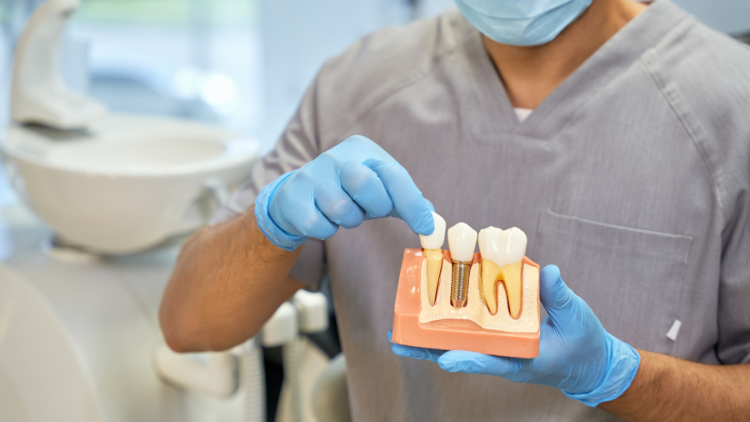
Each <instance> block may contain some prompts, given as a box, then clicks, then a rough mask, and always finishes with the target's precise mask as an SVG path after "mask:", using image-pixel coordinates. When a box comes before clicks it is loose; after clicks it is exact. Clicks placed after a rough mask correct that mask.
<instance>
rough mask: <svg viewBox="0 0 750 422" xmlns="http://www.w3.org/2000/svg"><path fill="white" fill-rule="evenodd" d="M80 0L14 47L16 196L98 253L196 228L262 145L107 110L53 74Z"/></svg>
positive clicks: (32, 26) (56, 2)
mask: <svg viewBox="0 0 750 422" xmlns="http://www.w3.org/2000/svg"><path fill="white" fill-rule="evenodd" d="M77 6H78V0H50V1H48V2H46V3H44V4H42V5H40V6H39V7H38V8H37V10H36V11H35V12H34V14H33V15H32V16H31V18H30V19H29V24H28V25H27V27H26V28H25V29H24V31H23V33H22V34H21V36H20V38H19V41H18V46H17V48H16V51H15V69H14V70H15V73H14V78H13V89H12V92H13V97H12V98H11V104H12V110H13V112H12V115H13V116H12V117H13V119H14V123H13V124H12V125H11V126H10V127H9V128H8V130H7V133H6V134H5V136H4V138H3V139H2V142H0V157H2V158H3V159H4V160H3V161H4V167H5V170H6V172H7V174H8V178H9V179H10V181H11V183H12V184H13V186H14V188H15V190H16V191H17V192H19V196H20V197H21V199H22V200H23V202H25V203H26V205H28V206H29V207H30V208H31V209H32V210H33V211H34V212H35V213H36V214H37V215H38V216H40V217H41V218H42V219H43V220H44V221H45V222H46V223H48V224H49V225H50V226H52V228H53V229H54V230H55V233H56V235H57V237H58V241H59V242H60V243H64V244H66V245H72V246H75V247H77V248H81V249H85V250H87V251H91V252H95V253H106V254H123V253H133V252H137V251H142V250H144V249H148V248H150V247H154V246H156V245H158V244H160V243H162V242H164V241H166V240H168V239H169V238H172V237H174V236H180V235H184V234H187V233H190V232H191V231H193V230H195V229H196V228H198V227H200V226H201V225H202V224H204V223H205V222H206V221H207V219H208V218H210V216H211V215H212V213H213V212H214V211H216V209H217V204H218V203H219V202H221V201H222V200H223V199H225V198H226V196H227V194H226V192H227V190H228V189H229V188H230V187H232V186H233V185H236V184H238V183H240V182H241V181H243V180H245V179H246V178H247V177H248V176H249V175H250V170H251V167H252V163H253V162H254V160H255V159H256V157H257V155H258V148H259V147H258V143H257V142H256V141H254V140H252V139H246V138H243V137H241V136H237V135H236V134H233V133H230V132H228V131H226V130H224V129H221V128H218V127H214V126H210V125H206V124H201V123H196V122H189V121H184V120H179V119H171V118H165V117H155V116H143V115H124V114H115V113H107V112H106V109H104V108H103V107H100V106H98V105H97V104H98V103H96V101H94V100H90V99H88V98H85V97H83V96H82V95H80V94H72V93H70V92H69V91H68V89H67V88H66V87H65V86H64V84H63V83H62V78H61V77H60V76H59V75H60V72H59V65H58V61H59V60H58V56H59V37H60V34H61V32H62V26H63V23H64V22H65V20H66V19H67V18H68V17H69V16H70V14H71V13H72V12H73V11H74V10H75V9H76V7H77Z"/></svg>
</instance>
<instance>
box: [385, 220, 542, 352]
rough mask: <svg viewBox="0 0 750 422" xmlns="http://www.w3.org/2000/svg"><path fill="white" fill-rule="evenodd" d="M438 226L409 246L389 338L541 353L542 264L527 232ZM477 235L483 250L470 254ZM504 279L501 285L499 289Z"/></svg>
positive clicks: (430, 344) (478, 349) (421, 343)
mask: <svg viewBox="0 0 750 422" xmlns="http://www.w3.org/2000/svg"><path fill="white" fill-rule="evenodd" d="M433 218H434V220H435V231H434V232H433V233H432V234H430V235H427V236H420V241H421V243H422V247H423V249H406V250H405V251H404V259H403V262H402V265H401V275H400V277H399V283H398V291H397V294H396V306H395V308H394V317H393V333H392V340H393V342H394V343H399V344H405V345H409V346H416V347H426V348H433V349H442V350H468V351H473V352H479V353H485V354H491V355H496V356H509V357H518V358H534V357H536V356H538V354H539V332H540V331H539V328H540V305H539V265H537V264H535V263H534V262H532V261H531V260H529V259H528V258H527V257H525V256H524V255H525V253H526V244H527V238H526V234H525V233H524V232H523V231H521V230H520V229H518V228H516V227H513V228H510V229H508V230H501V229H499V228H496V227H487V228H485V229H482V230H481V231H480V232H479V234H478V235H477V232H476V231H475V230H474V229H472V228H471V227H469V226H468V225H467V224H465V223H458V224H456V225H455V226H453V227H451V228H450V229H448V231H447V235H448V247H449V251H446V250H441V249H440V248H441V246H442V244H443V242H444V240H445V220H443V219H442V218H441V217H440V216H439V215H437V214H434V213H433ZM477 239H478V240H479V249H480V253H474V248H475V247H476V244H477ZM501 282H502V284H503V286H504V288H500V287H499V284H500V283H501Z"/></svg>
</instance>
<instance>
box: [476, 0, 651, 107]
mask: <svg viewBox="0 0 750 422" xmlns="http://www.w3.org/2000/svg"><path fill="white" fill-rule="evenodd" d="M646 8H647V6H646V5H645V4H643V3H637V2H634V1H631V0H594V2H593V3H592V4H591V6H590V7H589V8H588V9H587V10H586V11H585V12H584V13H583V14H582V15H581V16H580V17H579V18H578V19H577V20H576V21H575V22H573V23H572V24H570V25H569V26H568V27H567V28H565V30H564V31H563V32H561V33H560V35H558V36H557V38H555V39H554V40H552V41H551V42H549V43H548V44H544V45H540V46H535V47H516V46H512V45H506V44H500V43H497V42H495V41H492V40H491V39H489V38H487V37H484V36H483V37H482V38H483V39H484V47H485V49H486V50H487V52H488V53H489V55H490V57H491V58H492V61H493V62H494V63H495V66H496V67H497V70H498V72H499V73H500V77H501V79H502V81H503V83H504V84H505V90H506V92H507V93H508V97H509V98H510V101H511V103H512V104H513V106H514V107H517V108H529V109H534V108H536V107H537V106H538V105H539V104H540V103H541V102H542V101H543V100H544V99H545V98H547V96H548V95H549V94H551V93H552V91H554V90H555V88H557V87H558V86H559V85H560V84H561V83H562V82H563V81H564V80H565V79H566V78H567V77H568V76H570V75H571V74H572V73H573V72H574V71H575V70H576V69H577V68H578V67H579V66H580V65H581V64H583V62H584V61H586V59H588V58H589V57H590V56H591V55H592V54H594V52H595V51H596V50H597V49H599V47H601V46H602V45H603V44H604V43H605V42H607V40H608V39H610V38H611V37H612V36H613V35H615V33H617V31H619V30H620V29H621V28H622V27H623V26H625V24H627V23H628V22H630V20H631V19H633V18H634V17H636V16H637V15H638V14H639V13H641V12H642V11H644V10H645V9H646Z"/></svg>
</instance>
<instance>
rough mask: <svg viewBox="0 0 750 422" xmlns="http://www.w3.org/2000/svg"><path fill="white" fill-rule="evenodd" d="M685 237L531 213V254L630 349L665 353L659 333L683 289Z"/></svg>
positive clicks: (688, 241) (675, 308) (663, 337)
mask: <svg viewBox="0 0 750 422" xmlns="http://www.w3.org/2000/svg"><path fill="white" fill-rule="evenodd" d="M691 243H692V238H691V237H690V236H683V235H675V234H669V233H659V232H654V231H647V230H639V229H634V228H629V227H622V226H615V225H611V224H606V223H600V222H596V221H591V220H587V219H582V218H578V217H575V216H570V215H562V214H558V213H555V212H553V211H544V212H542V213H541V214H540V216H539V223H538V226H537V233H536V241H535V251H534V255H531V256H533V257H534V258H535V259H537V260H538V261H537V262H539V263H540V265H548V264H555V265H557V266H559V267H560V271H561V273H562V278H563V280H565V283H566V284H567V285H568V286H569V287H570V288H571V289H572V290H573V291H574V292H575V293H576V294H577V295H578V296H580V297H582V298H583V299H584V300H585V301H586V302H587V303H588V304H589V306H591V309H593V311H594V313H595V314H596V315H597V316H598V317H599V319H600V320H601V322H602V324H603V325H604V328H606V329H607V331H609V332H610V333H611V334H612V335H614V336H616V337H618V338H620V339H622V340H623V341H625V342H628V343H630V344H631V345H633V347H638V348H642V349H645V350H650V351H653V352H658V353H666V354H669V353H670V352H671V350H672V347H673V345H674V342H672V341H671V340H669V339H668V338H667V337H666V333H667V331H668V330H669V328H670V326H671V325H672V324H673V323H674V321H675V319H678V318H679V317H678V311H679V307H680V304H681V303H684V297H683V296H684V294H685V292H687V290H688V288H689V286H687V285H686V284H685V283H687V282H688V281H687V280H685V279H684V276H685V271H686V269H687V258H688V253H689V251H690V244H691Z"/></svg>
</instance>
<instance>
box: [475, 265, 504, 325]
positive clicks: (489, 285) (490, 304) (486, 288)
mask: <svg viewBox="0 0 750 422" xmlns="http://www.w3.org/2000/svg"><path fill="white" fill-rule="evenodd" d="M499 277H500V267H498V266H497V264H495V263H494V262H492V261H490V260H487V259H483V260H482V279H481V280H482V286H481V288H480V289H479V292H480V293H481V294H482V297H483V299H484V303H486V304H487V309H489V311H490V313H491V314H492V315H495V314H496V313H497V289H496V288H495V285H496V284H497V280H498V278H499Z"/></svg>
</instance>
